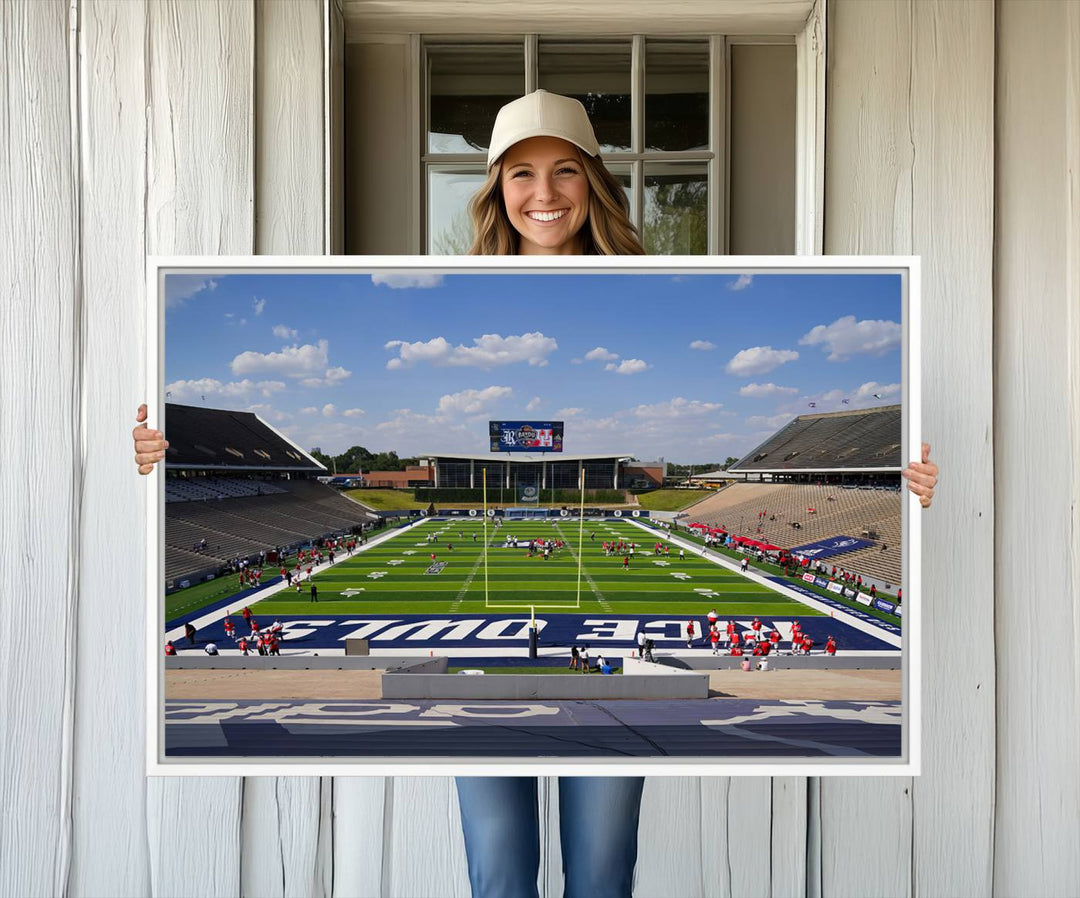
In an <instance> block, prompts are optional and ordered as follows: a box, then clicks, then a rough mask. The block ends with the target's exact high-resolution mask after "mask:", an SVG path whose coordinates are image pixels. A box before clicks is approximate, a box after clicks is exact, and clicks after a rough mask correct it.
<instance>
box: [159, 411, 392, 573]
mask: <svg viewBox="0 0 1080 898" xmlns="http://www.w3.org/2000/svg"><path fill="white" fill-rule="evenodd" d="M165 420H166V430H167V433H168V434H169V444H170V446H169V449H168V450H167V453H166V458H165V581H166V585H167V588H168V586H169V585H170V584H173V583H179V582H180V581H182V580H185V579H189V578H190V579H197V578H201V577H202V576H205V575H206V574H209V573H217V572H218V571H220V570H221V569H223V568H225V567H227V566H228V565H229V564H230V562H231V561H232V560H234V559H236V558H238V557H239V558H249V557H251V556H254V555H257V554H258V553H259V552H260V551H264V550H268V549H271V548H273V547H282V548H284V549H291V548H292V547H295V546H298V545H304V544H307V543H309V542H311V541H313V540H317V539H319V538H321V537H323V536H327V535H329V534H334V533H342V532H348V531H351V530H355V529H356V528H358V527H361V526H364V525H371V524H373V523H374V522H375V521H377V520H378V515H377V514H375V513H374V512H373V511H372V510H371V509H369V508H366V507H365V506H363V505H361V504H359V503H358V502H354V501H353V500H351V499H348V498H346V497H345V496H343V495H341V493H339V492H338V491H337V490H335V489H333V488H331V487H329V486H326V485H324V484H321V483H319V482H318V481H317V480H316V479H315V478H316V477H317V476H318V475H320V474H322V475H324V474H325V473H326V469H325V468H324V467H323V466H322V465H320V464H319V463H318V462H317V461H316V460H315V459H313V458H311V456H309V455H308V454H307V453H306V452H304V451H303V450H301V449H299V448H298V447H296V446H294V445H293V444H292V443H290V442H289V441H288V440H287V439H286V438H285V437H283V436H281V435H280V434H278V433H277V432H276V431H275V430H273V428H271V427H269V426H268V425H266V424H264V423H263V422H262V421H261V420H260V419H259V418H258V417H257V416H256V415H254V414H251V413H248V412H229V411H224V410H221V409H203V408H197V407H193V406H181V405H174V404H166V406H165ZM174 450H175V451H174ZM204 541H205V542H204Z"/></svg>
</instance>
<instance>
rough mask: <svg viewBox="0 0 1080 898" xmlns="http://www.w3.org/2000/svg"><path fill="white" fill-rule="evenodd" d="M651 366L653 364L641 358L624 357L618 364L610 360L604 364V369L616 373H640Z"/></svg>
mask: <svg viewBox="0 0 1080 898" xmlns="http://www.w3.org/2000/svg"><path fill="white" fill-rule="evenodd" d="M651 367H652V365H650V364H648V363H647V362H644V361H642V360H641V359H623V360H622V361H621V362H619V364H618V365H616V364H614V363H612V362H609V363H608V364H607V365H605V366H604V370H605V371H614V372H615V373H616V374H640V373H641V372H642V371H645V370H647V369H649V368H651Z"/></svg>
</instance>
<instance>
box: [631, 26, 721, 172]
mask: <svg viewBox="0 0 1080 898" xmlns="http://www.w3.org/2000/svg"><path fill="white" fill-rule="evenodd" d="M645 149H646V151H650V152H651V151H658V150H659V151H664V150H707V149H709V44H708V42H706V41H693V42H690V41H663V42H661V41H647V42H646V44H645Z"/></svg>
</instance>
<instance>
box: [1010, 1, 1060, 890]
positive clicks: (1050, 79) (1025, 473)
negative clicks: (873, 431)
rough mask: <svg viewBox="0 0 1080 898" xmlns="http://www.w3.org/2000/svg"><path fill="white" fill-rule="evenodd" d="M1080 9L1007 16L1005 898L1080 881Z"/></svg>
mask: <svg viewBox="0 0 1080 898" xmlns="http://www.w3.org/2000/svg"><path fill="white" fill-rule="evenodd" d="M1072 6H1073V4H1068V3H1010V2H1006V3H999V4H998V15H999V21H998V27H997V36H998V59H997V88H998V90H997V95H996V102H997V116H998V119H997V132H996V133H997V158H996V174H997V188H998V195H997V207H996V210H995V211H996V216H995V217H996V223H997V233H996V237H997V252H996V256H995V278H996V287H997V296H996V299H997V319H996V321H995V342H996V346H995V350H996V361H997V364H996V366H995V376H996V383H995V388H996V395H995V406H994V412H995V418H994V426H995V433H994V451H995V456H996V463H997V470H998V472H999V476H998V479H997V485H996V486H997V488H996V492H995V500H996V503H997V508H998V514H997V521H996V523H997V529H996V543H995V548H996V553H995V559H996V561H995V574H996V595H995V604H994V611H995V616H996V624H997V634H998V636H999V639H998V641H997V665H998V666H997V672H998V679H997V686H998V689H997V713H998V718H997V720H998V729H997V760H998V766H997V769H998V779H997V802H996V806H995V815H994V831H993V838H994V876H993V882H994V891H995V893H996V894H1001V895H1009V894H1021V893H1023V894H1028V895H1068V894H1075V893H1076V890H1077V881H1078V879H1080V850H1078V845H1080V835H1078V820H1080V813H1078V810H1077V809H1078V808H1080V770H1078V768H1077V764H1076V758H1077V755H1078V752H1080V744H1078V740H1080V730H1078V728H1077V724H1076V721H1077V716H1076V709H1077V707H1078V702H1080V686H1078V677H1080V661H1078V657H1080V636H1078V633H1077V627H1078V626H1080V623H1078V622H1080V614H1078V602H1080V593H1078V591H1077V579H1078V576H1080V572H1078V568H1077V565H1078V563H1080V560H1078V549H1077V544H1078V532H1077V530H1076V521H1077V506H1076V505H1075V504H1072V506H1071V507H1070V501H1071V502H1072V503H1075V501H1076V496H1077V489H1078V481H1080V445H1078V444H1077V442H1076V440H1075V437H1076V432H1077V431H1076V426H1075V423H1074V422H1075V420H1076V418H1077V406H1076V405H1075V404H1074V403H1075V399H1076V392H1075V390H1076V384H1077V378H1078V366H1080V362H1078V359H1077V344H1076V343H1075V342H1070V340H1069V337H1073V338H1075V336H1076V333H1077V327H1076V320H1077V309H1078V306H1080V302H1078V300H1080V297H1078V295H1077V286H1078V285H1077V281H1076V273H1077V268H1078V266H1080V260H1078V255H1080V247H1078V246H1077V240H1076V238H1077V230H1076V228H1077V221H1078V218H1080V214H1078V212H1077V204H1078V202H1080V199H1078V194H1077V192H1076V183H1077V182H1076V178H1077V171H1078V170H1080V153H1078V145H1080V141H1078V138H1077V134H1076V129H1077V127H1078V121H1080V116H1078V114H1077V110H1076V103H1077V99H1078V96H1080V95H1078V91H1077V86H1078V84H1080V76H1078V74H1077V67H1078V65H1080V62H1078V59H1080V16H1078V15H1077V12H1076V10H1074V9H1072ZM1070 188H1071V189H1070ZM1070 238H1071V239H1070ZM1070 324H1071V326H1070ZM1033 539H1034V540H1037V543H1036V546H1037V553H1032V554H1031V558H1030V559H1029V557H1028V556H1029V553H1028V551H1027V549H1028V547H1029V546H1032V542H1033ZM1033 622H1034V623H1035V624H1037V625H1039V626H1040V629H1041V628H1042V627H1047V628H1048V630H1047V631H1046V632H1047V633H1048V634H1051V635H1048V637H1047V638H1048V641H1049V644H1050V646H1051V647H1052V651H1050V652H1047V653H1045V657H1044V658H1042V659H1040V660H1039V661H1036V660H1034V659H1033V658H1032V656H1031V655H1030V653H1028V652H1025V651H1024V648H1025V646H1024V645H1023V642H1024V640H1023V638H1022V634H1026V633H1030V632H1031V628H1032V626H1033Z"/></svg>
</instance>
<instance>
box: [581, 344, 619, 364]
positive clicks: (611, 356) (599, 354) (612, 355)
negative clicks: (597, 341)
mask: <svg viewBox="0 0 1080 898" xmlns="http://www.w3.org/2000/svg"><path fill="white" fill-rule="evenodd" d="M618 357H619V354H618V353H617V352H609V351H608V350H607V349H605V348H604V347H603V346H597V347H596V349H590V350H589V351H588V352H587V353H585V358H586V359H588V360H589V361H590V362H611V361H614V360H615V359H617V358H618Z"/></svg>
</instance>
